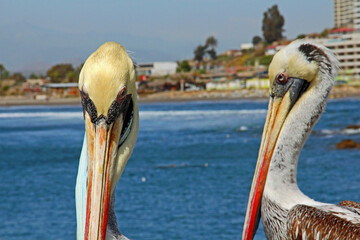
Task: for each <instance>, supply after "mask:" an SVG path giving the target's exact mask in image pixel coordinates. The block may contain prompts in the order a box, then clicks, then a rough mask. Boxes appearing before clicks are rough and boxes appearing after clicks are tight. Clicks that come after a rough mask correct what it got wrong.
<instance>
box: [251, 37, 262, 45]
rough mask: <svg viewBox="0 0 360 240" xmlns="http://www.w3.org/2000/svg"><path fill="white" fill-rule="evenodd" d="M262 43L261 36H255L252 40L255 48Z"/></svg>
mask: <svg viewBox="0 0 360 240" xmlns="http://www.w3.org/2000/svg"><path fill="white" fill-rule="evenodd" d="M261 42H262V38H261V37H260V36H254V37H253V39H252V44H253V45H254V46H255V45H256V44H259V43H261Z"/></svg>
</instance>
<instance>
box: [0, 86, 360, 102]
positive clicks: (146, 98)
mask: <svg viewBox="0 0 360 240" xmlns="http://www.w3.org/2000/svg"><path fill="white" fill-rule="evenodd" d="M268 97H269V93H268V89H239V90H232V91H228V90H224V91H220V90H218V91H188V92H178V91H168V92H159V93H153V94H140V95H139V96H138V99H139V102H140V103H146V102H177V101H207V100H209V101H213V100H235V99H264V100H266V99H267V98H268ZM359 97H360V87H354V86H336V87H334V88H333V89H332V91H331V93H330V98H331V99H334V98H359ZM77 104H80V98H79V97H76V98H50V99H47V100H36V99H33V98H29V97H26V96H7V97H0V106H19V105H77Z"/></svg>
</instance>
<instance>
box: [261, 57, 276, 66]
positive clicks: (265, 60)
mask: <svg viewBox="0 0 360 240" xmlns="http://www.w3.org/2000/svg"><path fill="white" fill-rule="evenodd" d="M272 59H273V56H262V57H260V59H259V63H260V65H265V66H269V65H270V63H271V61H272Z"/></svg>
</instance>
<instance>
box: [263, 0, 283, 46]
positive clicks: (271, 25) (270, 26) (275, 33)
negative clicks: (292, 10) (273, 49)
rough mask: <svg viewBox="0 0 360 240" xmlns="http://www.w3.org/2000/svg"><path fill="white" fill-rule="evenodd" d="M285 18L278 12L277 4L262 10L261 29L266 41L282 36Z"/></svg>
mask: <svg viewBox="0 0 360 240" xmlns="http://www.w3.org/2000/svg"><path fill="white" fill-rule="evenodd" d="M284 23H285V20H284V17H283V16H282V15H281V14H280V12H279V9H278V6H277V5H274V6H272V7H271V8H269V9H268V10H267V11H266V12H264V18H263V22H262V30H263V35H264V39H265V40H266V42H267V43H272V42H274V41H277V40H281V39H282V38H283V35H282V33H283V31H284V29H283V26H284Z"/></svg>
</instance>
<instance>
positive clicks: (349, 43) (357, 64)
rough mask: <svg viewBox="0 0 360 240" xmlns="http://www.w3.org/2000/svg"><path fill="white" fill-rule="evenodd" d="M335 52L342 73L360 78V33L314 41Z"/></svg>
mask: <svg viewBox="0 0 360 240" xmlns="http://www.w3.org/2000/svg"><path fill="white" fill-rule="evenodd" d="M312 41H315V42H318V43H320V44H323V45H324V46H326V47H327V48H329V49H331V50H333V51H334V53H335V54H336V56H337V58H338V60H339V62H340V64H339V65H340V73H348V74H351V75H354V76H360V33H352V34H350V33H348V34H343V35H337V36H336V38H322V39H312Z"/></svg>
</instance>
